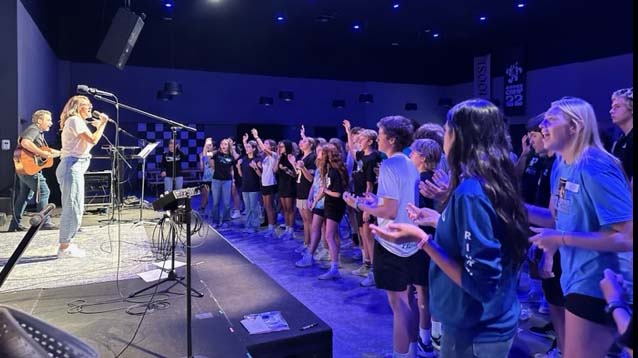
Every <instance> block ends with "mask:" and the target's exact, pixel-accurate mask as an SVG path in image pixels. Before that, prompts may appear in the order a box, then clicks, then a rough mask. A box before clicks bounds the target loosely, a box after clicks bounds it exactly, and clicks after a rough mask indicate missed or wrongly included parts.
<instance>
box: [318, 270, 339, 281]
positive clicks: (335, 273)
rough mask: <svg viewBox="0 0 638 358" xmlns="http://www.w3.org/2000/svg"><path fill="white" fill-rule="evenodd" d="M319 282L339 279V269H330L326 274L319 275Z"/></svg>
mask: <svg viewBox="0 0 638 358" xmlns="http://www.w3.org/2000/svg"><path fill="white" fill-rule="evenodd" d="M317 278H318V279H320V280H336V279H338V278H341V273H340V272H339V269H332V268H331V269H330V270H328V271H327V272H325V273H323V274H321V275H319V277H317Z"/></svg>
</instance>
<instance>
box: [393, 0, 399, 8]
mask: <svg viewBox="0 0 638 358" xmlns="http://www.w3.org/2000/svg"><path fill="white" fill-rule="evenodd" d="M399 6H400V4H399V3H398V2H396V3H394V5H392V8H393V9H398V8H399Z"/></svg>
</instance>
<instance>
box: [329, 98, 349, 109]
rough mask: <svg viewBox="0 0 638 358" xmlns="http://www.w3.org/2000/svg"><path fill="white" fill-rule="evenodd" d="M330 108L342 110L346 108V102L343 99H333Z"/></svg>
mask: <svg viewBox="0 0 638 358" xmlns="http://www.w3.org/2000/svg"><path fill="white" fill-rule="evenodd" d="M332 106H333V107H334V108H344V107H345V106H346V100H345V99H335V100H333V101H332Z"/></svg>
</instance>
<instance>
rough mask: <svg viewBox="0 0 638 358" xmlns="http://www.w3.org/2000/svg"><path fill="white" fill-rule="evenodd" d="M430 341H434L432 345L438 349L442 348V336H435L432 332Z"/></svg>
mask: <svg viewBox="0 0 638 358" xmlns="http://www.w3.org/2000/svg"><path fill="white" fill-rule="evenodd" d="M430 341H431V342H432V347H434V349H436V350H437V351H440V350H441V336H437V337H434V336H433V335H432V333H430Z"/></svg>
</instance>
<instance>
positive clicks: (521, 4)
mask: <svg viewBox="0 0 638 358" xmlns="http://www.w3.org/2000/svg"><path fill="white" fill-rule="evenodd" d="M516 7H518V8H523V7H525V4H524V3H522V2H519V3H518V4H517V5H516Z"/></svg>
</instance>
